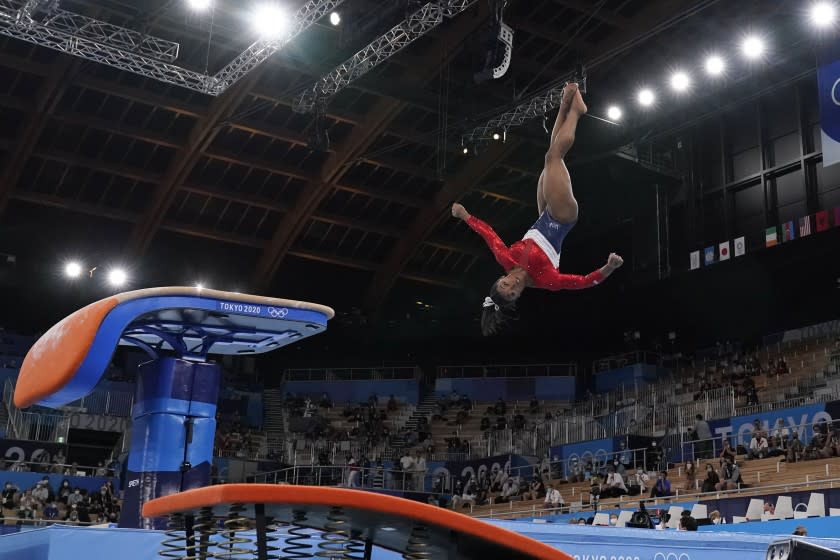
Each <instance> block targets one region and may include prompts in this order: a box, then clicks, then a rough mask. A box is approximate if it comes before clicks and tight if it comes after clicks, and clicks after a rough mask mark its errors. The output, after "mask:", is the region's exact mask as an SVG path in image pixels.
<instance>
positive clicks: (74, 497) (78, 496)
mask: <svg viewBox="0 0 840 560" xmlns="http://www.w3.org/2000/svg"><path fill="white" fill-rule="evenodd" d="M83 499H84V496H82V493H81V491H80V490H79V489H78V488H74V489H73V493H72V494H70V496H68V497H67V505H68V506H71V507H72V506H74V505H76V504H78V503H80V502H81V501H82V500H83Z"/></svg>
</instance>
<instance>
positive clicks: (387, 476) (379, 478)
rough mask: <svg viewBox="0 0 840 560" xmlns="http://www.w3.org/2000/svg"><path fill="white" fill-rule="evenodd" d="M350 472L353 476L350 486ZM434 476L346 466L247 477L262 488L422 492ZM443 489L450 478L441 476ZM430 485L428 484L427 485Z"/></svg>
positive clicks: (310, 467) (311, 467)
mask: <svg viewBox="0 0 840 560" xmlns="http://www.w3.org/2000/svg"><path fill="white" fill-rule="evenodd" d="M351 472H356V473H358V474H356V475H354V476H353V481H352V482H353V484H352V485H351V480H350V478H351ZM437 478H438V474H437V473H435V474H429V473H427V472H425V471H424V472H420V471H403V470H401V469H386V468H384V467H370V468H362V467H359V466H355V465H354V466H352V467H351V466H350V465H296V466H292V467H288V468H285V469H280V470H276V471H271V472H265V473H256V474H254V475H249V476H248V477H247V480H248V482H254V483H262V484H293V485H307V486H343V487H348V488H370V489H385V490H401V491H411V492H424V491H425V488H426V487H427V486H431V484H433V483H434V480H435V479H437ZM444 481H445V483H444V484H445V488H444V491H446V490H447V489H449V488H450V486H449V485H450V484H451V481H452V478H451V476H449V475H447V474H445V475H444ZM430 482H431V484H430Z"/></svg>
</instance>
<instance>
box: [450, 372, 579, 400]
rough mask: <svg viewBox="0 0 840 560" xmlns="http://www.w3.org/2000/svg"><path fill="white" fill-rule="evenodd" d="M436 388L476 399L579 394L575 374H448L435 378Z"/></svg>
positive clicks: (555, 397) (568, 397)
mask: <svg viewBox="0 0 840 560" xmlns="http://www.w3.org/2000/svg"><path fill="white" fill-rule="evenodd" d="M435 391H437V392H439V393H444V394H448V393H451V392H452V391H457V392H458V393H460V394H462V395H467V396H468V397H470V398H471V399H472V400H473V402H490V401H495V400H496V399H498V398H499V397H501V398H503V399H505V400H511V401H516V400H526V401H527V400H531V399H532V398H534V396H536V397H537V398H539V399H541V400H549V401H571V400H574V398H575V378H574V377H570V376H562V377H561V376H558V377H555V376H551V377H444V378H440V379H438V380H436V381H435Z"/></svg>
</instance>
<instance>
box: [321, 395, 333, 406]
mask: <svg viewBox="0 0 840 560" xmlns="http://www.w3.org/2000/svg"><path fill="white" fill-rule="evenodd" d="M318 406H320V407H321V408H332V407H333V402H332V399H331V398H330V396H329V395H328V394H327V393H324V394H323V395H321V402H320V403H318Z"/></svg>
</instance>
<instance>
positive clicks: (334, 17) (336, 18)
mask: <svg viewBox="0 0 840 560" xmlns="http://www.w3.org/2000/svg"><path fill="white" fill-rule="evenodd" d="M330 23H331V24H333V25H338V24H339V23H341V14H339V13H338V12H333V13H331V14H330Z"/></svg>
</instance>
